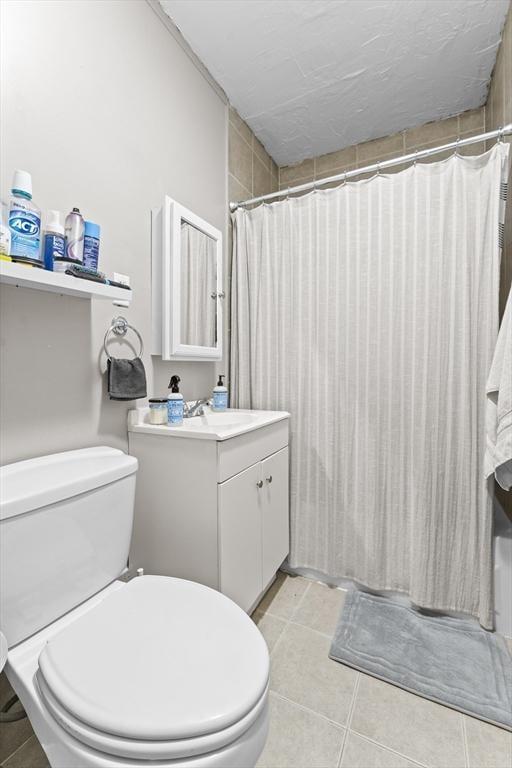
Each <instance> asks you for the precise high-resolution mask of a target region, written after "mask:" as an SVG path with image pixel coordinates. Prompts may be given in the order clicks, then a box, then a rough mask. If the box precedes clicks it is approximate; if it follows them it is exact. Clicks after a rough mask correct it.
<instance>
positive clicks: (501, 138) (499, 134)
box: [498, 128, 503, 144]
mask: <svg viewBox="0 0 512 768" xmlns="http://www.w3.org/2000/svg"><path fill="white" fill-rule="evenodd" d="M502 143H503V128H500V129H499V131H498V144H502Z"/></svg>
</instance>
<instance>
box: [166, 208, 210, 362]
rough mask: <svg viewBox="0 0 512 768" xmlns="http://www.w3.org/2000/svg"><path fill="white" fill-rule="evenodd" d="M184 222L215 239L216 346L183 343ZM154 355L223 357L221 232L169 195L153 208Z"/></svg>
mask: <svg viewBox="0 0 512 768" xmlns="http://www.w3.org/2000/svg"><path fill="white" fill-rule="evenodd" d="M183 221H185V222H187V223H188V224H190V225H191V226H192V227H195V228H196V229H198V230H199V231H201V232H203V233H204V234H205V235H207V237H209V238H211V239H212V240H213V241H214V242H215V264H216V270H217V272H216V287H215V289H214V290H213V291H212V293H211V298H212V301H213V300H214V301H215V303H216V307H215V318H216V338H217V343H216V345H215V346H212V347H207V346H199V345H194V344H183V343H182V342H181V339H182V337H183V336H182V328H181V292H180V285H181V269H182V258H181V224H182V222H183ZM151 257H152V279H151V282H152V302H151V303H152V314H153V334H152V336H153V344H152V354H153V355H160V356H161V357H162V359H163V360H182V361H185V360H189V361H208V360H221V359H222V337H223V322H222V320H223V318H222V300H223V299H224V296H225V294H224V291H223V288H222V279H223V272H222V232H221V231H220V230H218V229H217V228H216V227H214V226H212V225H211V224H209V223H208V222H207V221H205V220H204V219H202V218H201V217H200V216H197V215H196V214H195V213H193V212H192V211H190V210H189V209H188V208H185V206H183V205H181V204H180V203H178V202H177V201H176V200H173V199H172V198H171V197H169V196H168V195H166V196H165V197H164V201H163V205H162V207H161V208H156V209H154V210H153V211H152V237H151Z"/></svg>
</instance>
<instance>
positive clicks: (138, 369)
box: [107, 357, 147, 400]
mask: <svg viewBox="0 0 512 768" xmlns="http://www.w3.org/2000/svg"><path fill="white" fill-rule="evenodd" d="M107 377H108V394H109V397H110V399H111V400H138V399H139V397H146V394H147V391H146V371H145V370H144V363H143V362H142V360H141V359H140V357H135V358H134V359H133V360H120V359H118V358H115V357H114V358H112V359H109V360H108V362H107Z"/></svg>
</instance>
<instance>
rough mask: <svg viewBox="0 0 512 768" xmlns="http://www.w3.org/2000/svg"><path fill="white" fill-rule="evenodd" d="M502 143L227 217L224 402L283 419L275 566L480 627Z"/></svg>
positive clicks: (487, 576)
mask: <svg viewBox="0 0 512 768" xmlns="http://www.w3.org/2000/svg"><path fill="white" fill-rule="evenodd" d="M507 150H508V147H507V146H506V145H501V144H499V145H496V146H495V147H494V148H493V149H492V150H490V151H489V152H487V153H486V154H484V155H482V156H478V157H460V156H458V155H454V156H452V157H451V158H449V159H447V160H444V161H442V162H437V163H432V164H420V163H418V164H417V165H413V166H411V167H410V168H408V169H406V170H404V171H402V172H400V173H396V174H392V175H379V176H377V177H373V178H372V179H369V180H365V181H361V182H355V183H347V184H346V185H344V186H342V187H339V188H337V189H334V190H326V191H316V192H314V193H312V194H309V195H307V196H303V197H298V198H292V199H289V200H285V201H283V202H278V203H274V204H272V205H263V206H260V207H258V208H256V209H254V210H251V211H246V210H243V209H238V210H237V211H236V212H235V214H234V215H233V223H234V254H233V274H232V321H231V326H232V331H231V332H232V337H231V338H232V343H231V360H232V362H231V393H232V404H233V405H234V406H235V407H251V408H277V409H286V410H289V411H290V412H291V414H292V416H291V523H292V540H291V554H290V565H291V566H292V567H302V568H310V569H314V570H316V571H319V572H321V573H323V574H325V576H326V578H327V579H328V580H335V579H340V578H349V579H353V580H355V581H356V582H359V583H360V584H362V585H366V586H368V587H370V588H373V589H376V590H394V591H400V592H404V593H407V594H408V595H409V596H410V598H411V600H412V601H413V602H414V603H415V604H417V605H419V606H422V607H425V608H430V609H437V610H446V611H463V612H467V613H471V614H473V615H474V616H477V617H478V618H479V620H480V622H481V623H482V625H483V626H485V627H491V626H492V624H493V611H492V595H491V535H492V523H491V521H492V514H491V501H490V495H489V492H488V489H487V487H486V484H485V481H484V473H483V455H484V447H485V431H484V430H485V426H484V422H485V419H484V415H485V383H486V377H487V374H488V372H489V367H490V363H491V359H492V353H493V349H494V344H495V340H496V335H497V329H498V279H499V261H500V249H499V238H498V229H499V226H498V225H499V220H500V210H501V208H502V206H501V205H500V182H501V181H503V180H504V179H505V172H504V171H505V167H506V165H507Z"/></svg>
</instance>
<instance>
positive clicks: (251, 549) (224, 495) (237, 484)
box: [218, 463, 263, 611]
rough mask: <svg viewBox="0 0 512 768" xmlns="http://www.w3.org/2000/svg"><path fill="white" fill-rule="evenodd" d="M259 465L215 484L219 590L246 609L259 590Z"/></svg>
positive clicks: (260, 499) (260, 503)
mask: <svg viewBox="0 0 512 768" xmlns="http://www.w3.org/2000/svg"><path fill="white" fill-rule="evenodd" d="M260 472H261V464H260V463H257V464H254V465H253V466H252V467H249V468H248V469H246V470H245V471H244V472H240V474H238V475H235V477H232V478H231V479H230V480H226V481H225V482H224V483H221V484H220V485H219V486H218V489H219V491H218V493H219V496H218V502H219V562H220V590H221V592H223V593H224V594H225V595H227V596H228V597H230V598H231V599H232V600H234V601H235V603H238V605H239V606H240V607H241V608H243V609H244V610H245V611H248V610H249V609H250V608H251V607H252V605H253V603H254V601H255V600H256V598H257V597H258V595H259V594H260V592H261V583H262V581H261V505H262V494H261V491H262V490H263V487H261V488H260V487H259V483H260V482H261V478H260Z"/></svg>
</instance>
